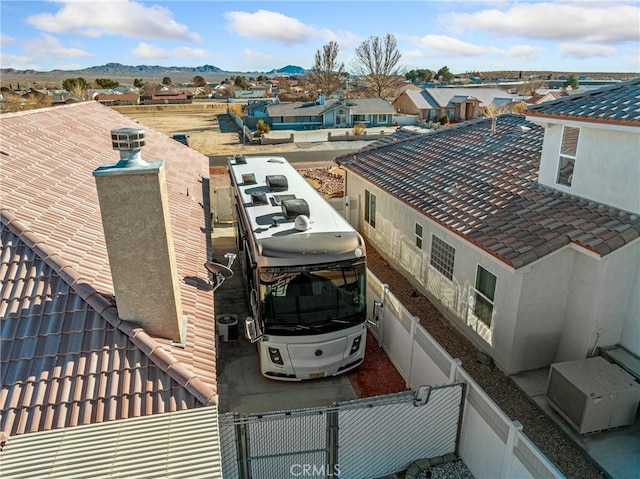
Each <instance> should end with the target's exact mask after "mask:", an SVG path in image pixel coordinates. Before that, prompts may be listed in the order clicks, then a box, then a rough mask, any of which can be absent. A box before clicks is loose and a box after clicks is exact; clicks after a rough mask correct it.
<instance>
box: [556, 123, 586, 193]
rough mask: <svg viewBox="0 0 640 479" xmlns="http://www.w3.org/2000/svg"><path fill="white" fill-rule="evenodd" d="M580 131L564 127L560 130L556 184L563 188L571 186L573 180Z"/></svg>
mask: <svg viewBox="0 0 640 479" xmlns="http://www.w3.org/2000/svg"><path fill="white" fill-rule="evenodd" d="M579 137H580V129H579V128H574V127H572V126H565V127H564V128H563V130H562V144H561V145H560V161H559V163H558V178H557V179H556V183H558V184H559V185H563V186H571V182H572V180H573V168H574V166H575V163H576V153H577V152H578V138H579Z"/></svg>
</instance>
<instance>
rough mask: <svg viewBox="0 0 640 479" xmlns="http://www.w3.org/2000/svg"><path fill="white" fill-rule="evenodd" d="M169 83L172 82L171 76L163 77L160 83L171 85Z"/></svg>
mask: <svg viewBox="0 0 640 479" xmlns="http://www.w3.org/2000/svg"><path fill="white" fill-rule="evenodd" d="M171 83H173V82H172V81H171V78H169V77H164V78H163V79H162V84H163V85H164V86H169V85H171Z"/></svg>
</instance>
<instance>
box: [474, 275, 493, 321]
mask: <svg viewBox="0 0 640 479" xmlns="http://www.w3.org/2000/svg"><path fill="white" fill-rule="evenodd" d="M496 280H497V278H496V276H495V275H494V274H492V273H490V272H489V271H487V270H486V269H484V268H483V267H482V266H480V265H478V271H477V273H476V295H475V304H474V306H473V312H474V314H475V315H476V316H477V317H478V319H480V320H481V321H482V322H483V323H485V324H486V325H487V326H491V317H492V316H493V300H494V298H495V295H496Z"/></svg>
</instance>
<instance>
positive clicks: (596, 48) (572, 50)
mask: <svg viewBox="0 0 640 479" xmlns="http://www.w3.org/2000/svg"><path fill="white" fill-rule="evenodd" d="M559 48H560V51H562V57H563V58H567V57H572V58H580V59H585V58H593V57H610V56H613V55H614V54H615V53H616V50H615V48H612V47H608V46H605V45H592V44H588V43H562V44H560V45H559Z"/></svg>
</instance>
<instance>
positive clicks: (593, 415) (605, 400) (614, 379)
mask: <svg viewBox="0 0 640 479" xmlns="http://www.w3.org/2000/svg"><path fill="white" fill-rule="evenodd" d="M547 399H548V400H549V404H550V405H551V407H552V408H553V409H554V410H555V411H556V412H557V413H558V414H560V415H561V416H562V417H563V418H564V419H565V420H566V421H567V422H568V423H569V424H570V425H571V426H572V427H573V428H574V429H575V430H576V431H578V432H579V433H580V434H588V433H592V432H596V431H603V430H606V429H611V428H615V427H620V426H627V425H629V424H632V423H633V421H634V420H635V417H636V412H637V410H638V404H640V384H638V383H637V382H636V381H635V379H634V377H633V376H631V375H630V374H629V373H627V372H626V371H625V370H624V369H622V368H621V367H620V366H617V365H615V364H612V363H610V362H609V361H607V360H606V359H604V358H603V357H601V356H597V357H593V358H587V359H581V360H578V361H567V362H563V363H556V364H552V365H551V368H550V370H549V378H548V382H547Z"/></svg>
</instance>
